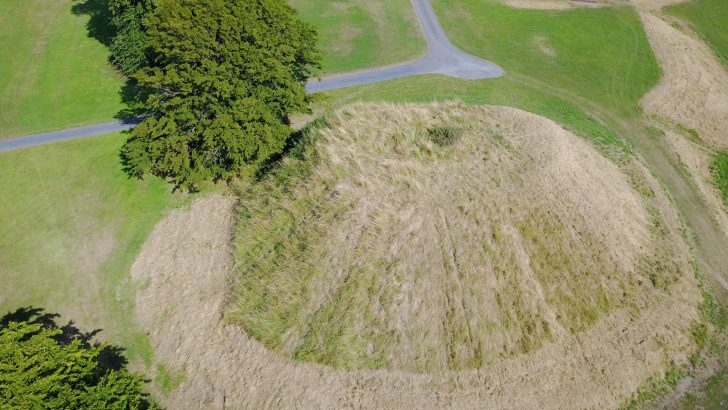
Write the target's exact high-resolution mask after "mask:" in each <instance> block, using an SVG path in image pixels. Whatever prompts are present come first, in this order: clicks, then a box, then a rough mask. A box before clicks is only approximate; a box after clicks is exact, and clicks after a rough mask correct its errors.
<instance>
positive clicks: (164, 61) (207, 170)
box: [122, 0, 320, 189]
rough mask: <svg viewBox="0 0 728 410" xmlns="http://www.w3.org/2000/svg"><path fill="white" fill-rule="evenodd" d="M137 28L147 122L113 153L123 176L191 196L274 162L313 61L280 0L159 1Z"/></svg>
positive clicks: (308, 43)
mask: <svg viewBox="0 0 728 410" xmlns="http://www.w3.org/2000/svg"><path fill="white" fill-rule="evenodd" d="M146 24H147V33H146V36H147V46H148V50H149V52H150V54H151V55H152V61H151V66H150V67H147V68H144V69H142V70H141V71H140V72H139V73H138V74H137V75H136V76H135V77H136V79H137V81H138V83H139V86H140V87H141V89H142V90H143V93H144V94H146V95H147V96H148V97H147V99H146V101H145V108H146V110H147V112H148V115H149V117H148V118H146V119H145V120H144V121H143V122H142V123H141V124H139V125H138V126H137V127H136V128H135V129H134V130H133V131H132V134H131V136H130V138H129V140H128V141H127V143H126V144H125V146H124V148H123V150H122V156H123V158H124V159H125V161H126V165H127V169H128V171H129V172H130V173H132V174H133V175H136V176H140V177H141V176H143V175H144V174H146V173H148V172H151V173H152V174H155V175H158V176H161V177H164V178H168V179H169V180H170V181H171V182H173V183H174V184H175V185H176V186H178V187H186V188H189V189H195V188H196V187H197V186H199V184H200V183H202V182H203V181H206V180H211V179H212V180H218V179H228V178H231V177H233V176H235V175H236V174H238V173H239V172H240V171H241V170H242V169H243V168H244V167H245V166H247V165H256V164H259V163H261V162H263V161H265V160H267V159H269V158H270V157H271V156H273V155H275V154H278V153H280V152H281V150H282V149H283V147H284V145H285V142H286V140H287V138H288V137H289V135H290V133H291V129H290V127H289V126H288V125H286V124H287V118H288V115H289V114H290V113H294V112H305V111H307V110H308V109H309V102H310V101H309V97H308V96H307V95H306V93H305V89H304V87H305V83H306V81H307V79H308V78H309V77H310V76H311V73H312V70H313V69H315V68H318V67H319V60H320V56H319V52H318V48H317V45H316V41H317V36H316V32H315V31H314V29H313V28H312V27H311V26H309V25H308V24H305V23H303V22H301V21H300V20H299V19H298V18H297V16H296V14H295V11H294V10H293V9H292V8H291V7H290V6H288V5H287V4H286V3H285V1H284V0H159V1H157V2H156V9H155V11H154V12H153V13H152V14H151V15H150V16H149V17H148V20H147V23H146Z"/></svg>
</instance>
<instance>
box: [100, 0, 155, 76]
mask: <svg viewBox="0 0 728 410" xmlns="http://www.w3.org/2000/svg"><path fill="white" fill-rule="evenodd" d="M108 7H109V12H110V15H111V25H112V27H113V28H114V30H115V34H114V36H113V38H112V40H111V44H110V45H109V49H110V51H111V61H112V63H114V65H115V66H116V67H117V68H118V69H119V70H120V71H121V72H122V73H124V74H125V75H127V76H131V75H133V74H134V73H136V72H137V71H139V69H140V68H142V67H144V66H146V65H147V64H148V62H149V59H148V56H147V52H146V48H147V35H146V27H145V19H146V16H147V15H148V14H150V13H151V12H152V11H153V9H154V0H108Z"/></svg>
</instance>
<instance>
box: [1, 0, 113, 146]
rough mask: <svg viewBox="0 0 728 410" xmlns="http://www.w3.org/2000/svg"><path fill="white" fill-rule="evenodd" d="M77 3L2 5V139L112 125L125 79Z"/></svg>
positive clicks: (21, 0)
mask: <svg viewBox="0 0 728 410" xmlns="http://www.w3.org/2000/svg"><path fill="white" fill-rule="evenodd" d="M74 4H76V5H77V4H80V3H79V2H74V1H72V0H53V1H45V0H3V1H2V2H0V27H2V29H0V138H6V137H10V136H16V135H22V134H28V133H33V132H40V131H49V130H54V129H61V128H69V127H73V126H78V125H84V124H90V123H95V122H100V121H108V120H110V119H112V118H113V116H114V114H116V113H117V112H118V111H119V109H121V108H122V104H121V98H120V95H119V90H120V87H121V85H122V84H123V79H122V78H121V77H120V76H119V75H118V74H117V73H116V72H115V71H114V70H113V69H112V68H111V67H110V66H109V64H108V63H107V50H106V47H105V46H104V45H103V44H101V43H100V42H99V41H98V40H96V39H94V38H90V37H89V36H88V30H87V28H86V24H87V22H88V20H89V18H88V16H86V15H75V14H74V13H73V12H72V10H71V8H72V7H73V5H74Z"/></svg>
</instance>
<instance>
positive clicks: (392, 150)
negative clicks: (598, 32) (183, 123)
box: [229, 103, 695, 373]
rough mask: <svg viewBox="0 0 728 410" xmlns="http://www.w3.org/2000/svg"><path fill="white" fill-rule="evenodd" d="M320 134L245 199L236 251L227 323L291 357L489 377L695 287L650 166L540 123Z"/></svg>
mask: <svg viewBox="0 0 728 410" xmlns="http://www.w3.org/2000/svg"><path fill="white" fill-rule="evenodd" d="M313 134H315V135H318V137H317V141H316V142H315V143H314V144H313V148H309V149H308V151H307V153H306V154H305V155H301V156H300V157H305V158H304V159H290V160H288V161H287V162H286V163H285V164H284V165H283V166H282V167H281V168H280V169H278V170H276V171H273V172H272V173H271V175H270V176H268V177H267V178H266V179H264V181H263V182H261V183H259V184H255V185H253V187H252V188H250V189H249V190H248V191H247V192H245V193H244V195H243V200H242V203H241V220H240V222H239V227H238V234H237V238H236V239H237V249H238V251H237V260H238V265H239V266H238V272H239V275H240V277H239V281H238V283H237V285H236V287H235V291H234V293H233V295H232V297H231V306H230V311H229V318H231V319H232V320H233V321H235V322H236V323H238V324H240V325H241V326H242V327H243V328H244V329H245V330H246V331H247V332H248V334H250V335H252V336H253V337H255V338H257V339H258V340H260V341H261V342H262V343H263V344H264V345H265V346H267V347H268V348H270V349H272V350H275V351H278V352H280V353H281V354H283V355H285V356H288V357H290V358H293V359H297V360H302V361H310V362H318V363H321V364H325V365H329V366H333V367H339V368H344V369H365V368H369V369H374V368H384V369H393V370H404V371H410V372H419V373H428V372H433V371H452V370H464V369H472V368H484V367H488V366H491V365H492V364H494V363H497V362H502V361H503V360H505V359H507V358H512V357H517V356H521V355H527V354H532V353H534V352H537V351H539V350H540V349H541V348H542V347H543V346H544V345H547V344H560V343H562V342H564V341H566V340H570V339H571V338H573V337H574V336H575V335H579V334H581V333H583V332H585V331H587V330H589V329H592V328H593V327H594V326H595V325H596V324H598V323H599V322H600V321H604V320H605V319H606V318H608V317H609V316H610V315H616V314H627V315H634V316H638V315H640V314H641V313H642V312H643V311H646V310H648V309H649V307H650V306H653V305H654V303H659V302H660V301H661V300H664V299H665V298H667V297H668V296H667V295H668V294H670V293H671V292H672V290H671V288H673V287H674V286H677V285H676V284H679V283H681V280H683V281H684V280H692V273H691V272H690V269H689V267H688V264H687V256H686V250H685V247H684V244H682V243H681V241H680V239H679V238H677V237H673V236H671V235H670V234H669V232H670V227H669V226H668V225H669V224H668V222H667V221H666V219H665V216H664V215H663V214H662V213H661V211H660V209H659V208H660V207H659V204H657V203H656V201H655V199H654V192H653V191H652V190H651V188H650V187H649V183H648V182H647V179H646V178H647V177H646V176H645V175H644V174H643V173H641V171H640V170H639V169H638V167H637V168H636V167H635V166H623V167H622V168H620V167H618V166H617V165H615V164H614V163H613V162H611V161H609V160H607V159H605V158H604V157H603V156H602V155H601V154H600V153H599V151H597V150H596V149H595V148H594V147H593V146H592V145H590V144H589V143H588V142H586V141H584V140H582V139H580V138H578V137H576V136H574V135H572V134H570V133H568V132H566V131H565V130H563V129H562V128H561V127H559V126H558V125H557V124H555V123H553V122H552V121H549V120H547V119H544V118H542V117H538V116H535V115H532V114H529V113H526V112H523V111H518V110H514V109H510V108H503V107H468V106H463V105H461V104H456V103H453V104H445V105H426V106H422V105H406V106H393V105H381V104H379V105H374V104H367V105H355V106H352V107H349V108H346V109H344V110H341V111H339V112H337V113H336V114H334V115H333V116H332V118H330V120H329V122H328V125H326V126H325V127H323V128H322V129H321V130H319V131H317V132H314V133H313ZM691 283H692V282H691ZM691 289H692V290H691V291H695V288H694V285H692V288H691ZM674 309H676V312H675V314H678V315H688V316H689V315H692V314H694V311H692V310H690V309H691V308H690V307H689V305H685V306H682V305H679V304H676V305H675V307H674ZM686 309H687V310H686ZM678 311H680V312H679V313H677V312H678ZM617 312H618V313H617ZM665 313H666V314H668V313H667V312H665ZM682 325H683V326H685V327H687V326H689V325H690V323H687V322H686V323H683V324H682ZM624 326H626V327H629V324H628V323H625V324H624Z"/></svg>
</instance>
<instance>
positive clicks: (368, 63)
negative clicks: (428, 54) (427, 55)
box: [289, 0, 426, 73]
mask: <svg viewBox="0 0 728 410" xmlns="http://www.w3.org/2000/svg"><path fill="white" fill-rule="evenodd" d="M289 3H290V4H291V5H292V6H293V7H295V8H296V9H297V10H298V11H299V14H300V16H301V18H302V19H303V20H305V21H307V22H309V23H311V24H313V25H314V26H315V27H316V28H317V29H318V30H319V38H320V44H321V49H322V50H323V52H324V59H323V66H324V73H335V72H343V71H352V70H359V69H363V68H369V67H376V66H381V65H387V64H394V63H398V62H403V61H406V60H410V59H413V58H415V57H417V56H419V55H420V54H422V53H424V52H425V50H426V44H425V40H424V38H423V37H422V35H421V29H420V27H419V23H418V21H417V17H416V14H415V11H414V8H413V7H412V4H411V3H410V1H409V0H337V1H331V0H324V1H322V0H289Z"/></svg>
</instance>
